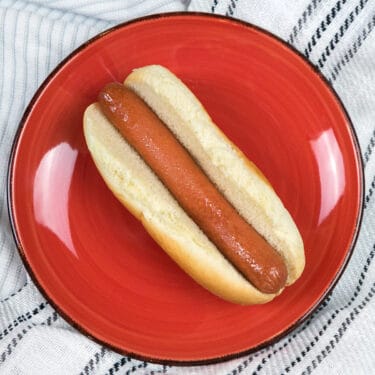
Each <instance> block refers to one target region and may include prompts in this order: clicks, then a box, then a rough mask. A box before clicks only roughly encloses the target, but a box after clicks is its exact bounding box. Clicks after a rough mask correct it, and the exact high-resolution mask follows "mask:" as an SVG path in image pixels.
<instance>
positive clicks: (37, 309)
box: [0, 302, 48, 340]
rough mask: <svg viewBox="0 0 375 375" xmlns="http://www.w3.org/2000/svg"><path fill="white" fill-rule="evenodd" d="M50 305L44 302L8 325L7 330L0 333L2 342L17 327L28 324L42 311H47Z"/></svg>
mask: <svg viewBox="0 0 375 375" xmlns="http://www.w3.org/2000/svg"><path fill="white" fill-rule="evenodd" d="M47 305H48V302H42V303H41V304H40V305H38V306H37V307H35V308H34V309H32V310H30V311H28V312H26V313H25V314H22V315H20V316H18V317H17V318H16V319H14V320H13V322H12V323H10V324H9V325H8V327H7V328H5V329H4V331H3V332H1V333H0V340H2V339H3V338H4V337H5V336H7V335H9V334H10V333H11V332H12V331H13V330H14V329H15V328H16V327H18V326H19V325H20V324H21V323H23V322H27V321H28V320H30V319H31V318H32V317H33V316H35V315H37V314H39V313H40V312H41V311H42V310H44V309H45V307H46V306H47Z"/></svg>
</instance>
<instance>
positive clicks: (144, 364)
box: [105, 357, 148, 375]
mask: <svg viewBox="0 0 375 375" xmlns="http://www.w3.org/2000/svg"><path fill="white" fill-rule="evenodd" d="M132 360H133V359H132V358H130V357H121V359H120V360H118V361H117V362H115V363H114V364H113V366H112V367H111V368H110V369H109V370H108V371H107V372H106V373H105V375H113V374H115V373H116V372H118V371H120V369H121V367H123V366H125V365H126V364H127V363H129V362H131V361H132ZM147 366H148V363H147V362H141V363H139V364H138V365H133V366H132V367H131V368H130V369H128V370H127V371H126V372H122V374H124V375H130V374H132V373H134V372H135V371H137V370H138V369H141V368H146V367H147Z"/></svg>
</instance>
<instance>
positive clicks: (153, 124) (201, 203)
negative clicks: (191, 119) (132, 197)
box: [98, 83, 287, 293]
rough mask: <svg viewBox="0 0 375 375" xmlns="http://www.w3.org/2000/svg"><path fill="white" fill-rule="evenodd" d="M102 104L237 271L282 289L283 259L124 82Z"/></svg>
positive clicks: (263, 287)
mask: <svg viewBox="0 0 375 375" xmlns="http://www.w3.org/2000/svg"><path fill="white" fill-rule="evenodd" d="M98 99H99V104H100V106H101V109H102V111H103V113H104V114H105V116H106V117H107V118H108V120H109V121H110V122H111V123H112V124H113V125H114V126H115V127H116V128H117V129H118V130H119V132H120V133H121V135H122V136H123V137H124V138H125V140H126V141H127V142H128V143H129V144H130V145H131V146H132V147H133V148H134V149H135V150H136V151H137V152H138V154H139V155H140V156H141V157H142V158H143V160H144V161H145V162H146V163H147V164H148V165H149V166H150V168H151V169H152V170H153V171H154V172H155V174H156V175H157V176H158V177H159V179H160V180H161V181H162V182H163V184H164V185H165V186H166V187H167V188H168V189H169V191H170V192H171V194H172V195H173V196H174V197H175V199H176V200H177V201H178V202H179V204H180V206H181V207H182V208H183V209H184V210H185V212H186V213H187V214H188V215H189V216H190V217H191V218H192V219H193V220H194V221H195V223H196V224H197V225H198V226H199V227H200V228H201V230H202V231H203V232H204V233H205V234H206V235H207V237H208V238H209V239H210V240H211V241H212V242H213V243H214V244H215V245H216V247H217V248H218V249H219V250H220V251H221V252H222V254H223V255H224V256H225V257H226V258H227V259H228V260H229V261H230V262H231V263H232V264H233V265H234V267H235V268H236V269H237V270H238V271H239V272H241V273H242V275H243V276H244V277H245V278H246V279H247V280H248V281H250V283H252V284H253V285H254V286H255V287H256V288H257V289H258V290H260V291H261V292H263V293H277V292H278V291H279V290H280V289H281V288H283V287H284V286H285V282H286V279H287V269H286V266H285V264H284V261H283V259H282V257H281V256H280V255H279V253H278V252H277V251H276V250H275V249H273V248H272V247H271V246H270V245H269V244H268V242H267V241H266V240H265V239H264V238H263V237H262V236H260V235H259V234H258V232H257V231H255V229H254V228H253V227H252V226H251V225H249V224H248V223H247V222H246V221H245V220H244V219H243V218H242V217H241V216H240V215H239V214H238V212H237V211H236V210H235V208H234V207H233V206H232V205H231V204H230V203H229V202H228V201H227V200H226V199H225V198H224V197H223V195H222V194H221V193H220V192H219V191H218V190H217V189H216V187H215V186H214V185H213V184H212V183H211V181H210V180H209V178H208V177H207V176H206V175H205V173H204V172H203V171H202V169H201V168H200V167H199V166H198V165H197V163H196V162H195V161H194V159H193V158H192V157H191V156H190V154H189V153H188V151H187V150H186V149H185V148H184V147H183V146H182V145H181V144H180V143H179V141H178V140H177V139H176V138H175V137H174V135H173V134H172V132H171V131H170V130H169V129H168V128H167V127H166V126H165V125H164V123H163V122H162V121H161V120H160V119H159V118H158V117H157V115H156V114H155V113H154V112H153V111H152V109H151V108H149V107H148V106H147V104H145V103H144V102H143V100H142V99H141V98H139V97H138V96H137V95H136V94H135V93H133V92H132V91H131V90H129V89H128V88H126V87H125V86H124V85H122V84H120V83H110V84H108V85H107V86H106V87H105V88H104V89H103V90H102V91H101V93H100V94H99V98H98ZM156 199H157V197H156Z"/></svg>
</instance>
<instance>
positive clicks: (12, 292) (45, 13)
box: [0, 0, 375, 375]
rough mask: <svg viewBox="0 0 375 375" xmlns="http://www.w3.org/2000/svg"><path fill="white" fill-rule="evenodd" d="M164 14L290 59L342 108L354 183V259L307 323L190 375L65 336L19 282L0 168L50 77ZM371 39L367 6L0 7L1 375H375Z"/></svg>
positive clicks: (239, 2) (274, 2)
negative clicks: (196, 15)
mask: <svg viewBox="0 0 375 375" xmlns="http://www.w3.org/2000/svg"><path fill="white" fill-rule="evenodd" d="M170 11H200V12H208V13H216V14H222V15H226V16H228V17H234V18H239V19H242V20H246V21H249V22H251V23H253V24H255V25H258V26H261V27H262V28H264V29H266V30H269V31H271V32H272V33H274V34H276V35H278V36H279V37H281V38H282V39H284V40H285V41H287V42H288V43H290V44H291V45H293V46H294V47H296V48H297V49H298V50H299V51H301V52H302V53H303V54H304V55H305V56H306V57H307V58H308V59H309V60H310V61H311V62H312V63H313V64H314V65H316V66H317V67H318V69H319V70H320V71H321V72H322V73H323V74H324V76H325V77H326V78H327V79H328V80H329V81H330V82H331V84H332V85H333V87H334V89H335V90H336V92H337V93H338V94H339V96H340V98H341V99H342V101H343V103H344V105H345V106H346V109H347V111H348V113H349V115H350V117H351V119H352V121H353V124H354V127H355V130H356V133H357V135H358V139H359V144H360V147H361V152H362V157H363V163H364V173H365V207H364V214H363V221H362V226H361V229H360V233H359V237H358V241H357V245H356V247H355V251H354V254H353V256H352V258H351V259H350V263H349V265H348V267H347V268H346V270H345V273H344V274H343V276H342V278H341V279H340V281H339V283H338V284H337V286H336V288H335V289H334V291H333V292H332V294H331V295H330V296H329V297H328V298H326V300H325V301H324V302H323V304H322V305H321V307H320V308H319V309H318V311H317V312H315V313H314V314H313V315H312V316H311V317H310V318H309V319H308V320H307V321H305V322H304V323H303V324H302V325H301V326H300V327H298V328H297V329H295V330H294V331H293V332H291V333H290V334H289V335H288V336H286V337H284V338H283V339H281V340H280V341H279V342H277V343H275V344H273V345H271V346H269V347H268V348H266V349H263V350H261V351H259V352H257V353H255V354H251V355H246V356H244V357H242V358H239V359H235V360H231V361H228V362H224V363H220V364H215V365H208V366H198V367H173V366H163V365H158V364H152V363H147V362H142V361H139V360H135V359H132V358H130V357H126V356H122V355H120V354H118V353H115V352H113V351H111V350H109V349H107V348H105V347H102V346H100V345H98V344H97V343H95V342H93V341H91V340H90V339H88V338H86V337H85V336H84V335H82V334H81V333H80V332H78V331H77V330H75V329H74V328H73V327H71V326H70V325H69V324H67V323H66V322H65V321H64V320H63V319H62V318H61V317H60V316H59V314H58V313H57V312H56V311H54V309H53V308H52V307H51V306H50V304H49V303H48V302H47V301H46V300H45V299H44V298H43V297H42V295H41V294H40V293H39V291H38V290H37V288H36V287H35V286H34V284H33V282H32V281H31V280H30V278H29V276H28V274H27V272H26V271H25V268H24V266H23V264H22V261H21V259H20V256H19V254H18V251H17V249H16V245H15V242H14V239H13V236H12V233H11V228H10V223H9V218H8V210H7V198H6V196H7V192H6V185H7V182H6V180H7V168H8V159H9V154H10V150H11V145H12V141H13V138H14V135H15V133H16V130H17V127H18V124H19V121H20V119H21V117H22V114H23V111H24V110H25V108H26V106H27V104H28V102H29V101H30V99H31V98H32V96H33V94H34V92H35V91H36V89H37V88H38V86H39V85H40V84H41V83H42V82H43V80H44V79H45V78H46V77H47V75H48V74H49V73H50V72H51V71H52V70H53V69H54V67H55V66H56V65H57V64H58V63H59V62H60V61H61V60H62V59H63V58H64V57H66V56H67V55H68V54H69V53H70V52H72V51H73V50H74V49H75V48H76V47H78V46H79V45H80V44H81V43H83V42H85V41H86V40H88V39H89V38H90V37H92V36H94V35H95V34H97V33H99V32H101V31H103V30H105V29H108V28H110V27H112V26H114V25H116V24H118V23H121V22H123V21H125V20H129V19H133V18H136V17H139V16H144V15H147V14H152V13H162V12H170ZM374 28H375V1H374V0H352V1H347V0H325V1H322V0H248V1H246V0H210V1H205V0H192V1H186V0H185V1H183V0H179V1H177V0H175V1H169V0H158V1H157V0H147V1H137V0H127V1H120V0H109V1H99V0H64V1H63V0H46V1H42V0H30V1H27V0H0V41H1V46H0V48H1V49H0V62H1V63H0V64H1V65H0V77H1V78H0V148H1V152H0V198H1V200H0V220H1V222H0V223H1V225H0V374H14V375H15V374H25V375H26V374H27V375H28V374H85V375H88V374H115V373H118V374H147V375H151V374H160V373H163V374H164V373H165V374H173V375H174V374H205V375H209V374H228V375H229V374H231V375H236V374H240V373H243V374H254V375H255V374H256V375H261V374H300V373H302V374H310V373H315V374H326V373H331V374H357V375H358V374H373V373H375V355H374V353H375V339H374V335H375V301H374V298H373V297H374V294H375V264H374V263H375V261H374V260H373V259H374V255H375V230H374V227H375V206H374V205H375V198H374V192H375V157H374V153H375V151H374V147H375V32H373V30H374ZM337 230H338V231H339V230H340V228H339V227H338V228H337Z"/></svg>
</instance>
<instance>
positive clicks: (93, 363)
mask: <svg viewBox="0 0 375 375" xmlns="http://www.w3.org/2000/svg"><path fill="white" fill-rule="evenodd" d="M107 352H108V351H107V349H106V348H105V347H104V346H102V347H101V348H100V350H99V351H98V352H96V353H95V354H94V355H93V357H92V358H91V359H90V360H89V361H88V362H87V364H86V366H85V367H84V368H83V370H82V371H81V372H80V373H79V375H90V374H91V373H92V371H93V370H95V368H96V367H97V365H98V364H99V362H100V360H101V359H102V358H103V357H104V355H105V354H106V353H107Z"/></svg>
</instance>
